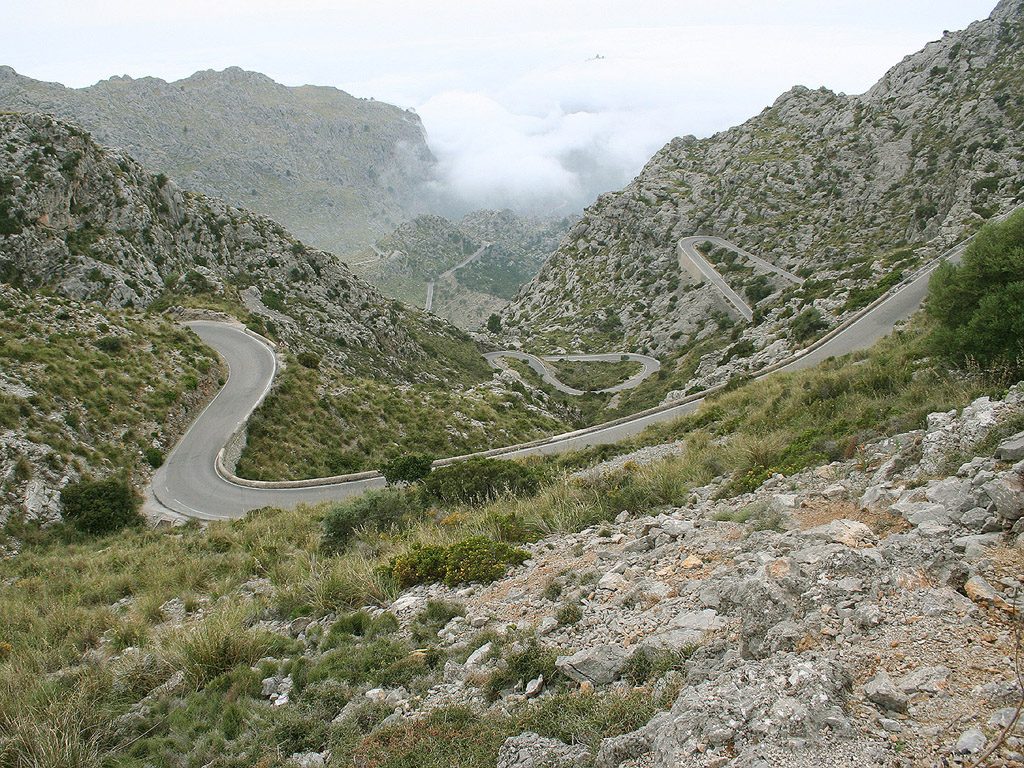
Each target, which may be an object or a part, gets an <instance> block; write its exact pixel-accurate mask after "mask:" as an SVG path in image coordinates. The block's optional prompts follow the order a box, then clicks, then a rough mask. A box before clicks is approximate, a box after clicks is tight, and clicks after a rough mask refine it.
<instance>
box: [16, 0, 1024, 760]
mask: <svg viewBox="0 0 1024 768" xmlns="http://www.w3.org/2000/svg"><path fill="white" fill-rule="evenodd" d="M385 10H386V9H385ZM861 10H863V9H861ZM435 12H436V11H435ZM637 12H638V13H639V11H637ZM289 13H290V14H291V10H290V11H289ZM407 13H409V18H410V19H411V18H414V17H415V16H414V15H413V14H412V12H411V9H407ZM488 13H489V14H490V13H493V10H488ZM631 13H632V11H631ZM936 13H938V11H936ZM415 18H422V17H415ZM510 18H512V17H510ZM358 28H359V27H358V24H356V23H355V22H354V23H353V30H356V29H358ZM342 39H343V38H339V40H342ZM524 39H525V38H524ZM346 41H347V44H351V42H352V38H351V35H350V36H349V38H347V39H346ZM453 41H454V39H453ZM432 44H433V43H432ZM307 53H308V54H309V56H310V57H313V58H315V57H316V56H317V55H318V54H317V52H316V51H315V50H312V49H311V50H310V51H308V52H307ZM394 53H395V54H396V55H398V54H401V50H400V49H399V48H398V47H397V46H396V48H395V50H394ZM524 55H525V54H524ZM588 55H589V54H588ZM614 59H616V57H615V56H609V59H605V57H604V56H603V55H598V56H596V57H594V58H592V59H587V61H586V62H585V67H586V71H587V72H588V73H589V72H591V70H597V68H601V69H600V70H599V71H600V72H605V71H606V70H605V69H604V67H605V66H606V65H607V66H611V65H612V64H613V60H614ZM580 71H581V72H582V71H583V70H580ZM607 71H613V70H607ZM1021 72H1024V2H1022V0H1001V1H1000V2H998V4H997V5H996V7H995V9H994V10H993V11H992V13H991V15H990V16H989V17H988V18H985V19H981V20H979V21H977V22H975V23H973V24H971V25H970V26H968V27H967V28H965V29H963V30H960V31H947V32H945V33H943V35H942V37H941V38H940V39H938V40H935V41H933V42H931V43H928V44H927V45H925V46H924V47H923V48H922V49H921V50H919V51H918V52H916V53H912V54H910V55H908V56H906V57H904V58H903V59H902V61H900V62H899V63H897V64H896V65H895V66H893V67H891V68H890V69H889V70H888V71H887V72H886V73H885V74H884V75H883V76H882V78H881V79H879V80H878V81H877V82H876V84H875V85H874V86H872V87H871V88H870V89H868V90H867V91H866V92H864V93H863V94H860V95H852V96H851V95H847V94H844V93H838V92H833V91H831V90H828V89H825V88H821V89H818V90H810V89H807V88H804V87H801V86H798V87H795V88H793V89H791V90H789V91H787V92H786V93H783V94H782V95H781V96H779V97H778V99H776V100H775V101H774V103H773V104H772V105H771V106H769V107H767V108H765V109H764V110H763V111H761V112H760V113H759V114H756V115H754V116H753V117H751V118H750V119H748V120H747V121H745V122H743V123H742V124H740V125H736V126H735V127H733V128H729V129H727V130H723V131H719V132H717V133H714V134H713V135H710V136H707V137H705V138H696V137H693V136H684V137H677V138H675V139H672V140H671V141H669V142H668V143H666V144H665V145H664V146H663V147H662V149H660V150H659V151H657V152H656V153H655V154H654V155H653V157H650V159H649V160H648V161H647V163H646V165H644V167H643V169H642V170H641V171H640V173H639V175H638V176H636V178H635V179H633V180H632V181H631V182H629V183H628V184H625V186H624V187H623V188H621V189H620V190H618V191H612V192H606V193H603V194H601V195H600V196H598V197H597V199H596V200H594V202H593V203H592V204H591V205H590V206H589V207H587V208H586V210H584V211H583V212H582V215H581V216H579V217H577V216H575V215H565V209H564V207H563V208H561V209H559V210H560V214H559V216H557V217H556V216H543V215H541V216H527V215H521V214H520V213H518V212H516V211H513V210H510V209H505V210H488V209H479V210H473V211H472V212H470V213H468V214H462V213H461V212H460V213H459V214H458V215H459V216H461V218H448V217H447V215H448V214H449V213H450V212H447V213H446V215H445V216H442V215H439V214H438V213H437V211H436V210H434V211H431V209H430V204H431V201H433V204H437V202H438V201H439V200H441V199H445V195H449V194H451V192H452V191H451V190H445V189H443V183H445V182H443V181H442V180H443V179H447V180H450V179H451V178H452V175H451V174H452V173H453V167H454V166H453V165H452V163H453V159H452V155H451V147H450V146H446V145H445V143H444V141H441V142H439V143H436V144H432V145H429V146H434V147H439V148H443V151H440V152H439V154H438V158H439V159H437V160H435V157H434V155H433V153H432V152H431V150H430V148H429V146H428V143H427V138H428V137H427V135H426V133H425V128H424V127H423V123H421V122H420V118H419V117H418V115H417V114H416V113H415V112H414V111H412V110H405V109H401V108H399V107H395V106H392V105H389V104H386V103H384V102H378V101H375V100H374V99H370V98H355V97H352V96H350V95H349V94H348V93H345V92H344V91H340V90H338V89H334V88H321V87H316V86H299V87H288V86H284V85H281V84H279V83H277V82H275V81H274V80H272V79H271V78H269V77H267V76H265V75H262V74H259V73H256V72H250V71H246V70H243V69H240V68H238V67H230V68H228V69H225V70H222V71H216V70H205V71H199V72H196V73H195V74H194V75H192V76H191V77H187V78H184V79H179V80H173V79H172V80H168V81H165V80H162V79H158V78H151V77H147V78H139V79H132V78H129V77H115V78H110V79H109V80H103V81H101V82H99V83H97V84H96V85H94V86H90V87H88V88H76V89H71V88H65V87H64V86H61V85H59V84H57V83H44V82H42V81H37V80H32V79H31V78H27V77H24V76H22V75H19V74H17V73H16V72H15V71H14V70H13V69H11V68H10V67H2V68H0V109H4V110H11V111H3V112H0V766H12V768H67V767H69V766H70V767H73V768H240V767H241V766H261V767H263V768H355V767H360V768H367V767H369V766H378V767H379V768H449V767H450V766H466V767H467V768H539V767H540V766H556V767H560V768H568V767H569V766H572V767H573V768H684V767H685V768H764V767H765V766H769V765H771V766H776V765H777V766H780V768H806V766H818V767H820V768H840V767H841V766H845V767H846V768H848V766H850V765H854V764H855V765H863V766H865V768H869V767H870V768H916V767H917V766H928V767H929V768H931V767H932V766H935V767H936V768H938V767H939V766H943V767H946V768H948V767H950V766H963V767H964V768H1009V767H1010V766H1017V765H1024V732H1022V731H1021V726H1020V723H1021V722H1022V716H1024V684H1022V679H1024V667H1022V664H1024V662H1022V660H1021V658H1020V646H1021V642H1020V639H1021V637H1022V635H1024V623H1022V613H1021V611H1022V605H1021V601H1022V596H1021V595H1022V591H1024V96H1021V93H1022V91H1021V87H1020V86H1021V85H1022V82H1024V80H1022V77H1021ZM374 82H379V83H384V82H385V81H384V80H380V81H374ZM612 85H613V83H611V82H610V81H608V82H605V81H604V80H602V91H603V90H604V89H605V87H606V86H607V88H608V89H609V91H613V90H614V88H612ZM641 85H642V84H641V83H639V82H636V83H632V82H631V83H630V88H632V89H640V90H642V88H641ZM382 87H383V86H382ZM449 98H452V97H451V95H449ZM457 98H461V99H466V100H465V101H464V102H462V103H463V104H464V108H465V109H466V110H467V112H466V115H465V119H466V120H467V121H469V120H471V119H472V115H473V114H475V113H473V111H472V108H471V104H472V102H471V100H470V99H469V95H468V94H463V95H461V96H458V97H457ZM580 103H581V104H583V103H585V100H584V101H582V102H580ZM496 105H497V102H494V103H493V104H490V103H489V104H486V105H484V106H486V108H487V109H488V110H490V111H491V114H492V117H493V114H494V113H495V112H496ZM477 106H478V107H479V106H480V105H477ZM436 107H437V105H433V108H434V109H436ZM581 109H582V107H581ZM431 114H433V115H436V114H437V112H433V111H432V109H431V108H429V107H428V108H427V109H425V110H424V115H425V118H424V119H425V120H427V125H428V126H429V125H430V122H429V119H428V118H429V117H430V115H431ZM601 114H603V113H601ZM597 116H598V113H595V114H591V113H589V112H587V111H586V110H585V109H584V110H582V111H581V112H580V113H579V114H576V113H575V112H574V113H573V115H572V118H573V120H572V121H569V122H575V120H576V119H577V118H578V119H579V120H580V121H590V120H592V119H596V117H597ZM551 119H553V118H552V116H551V115H548V116H547V117H546V118H545V119H544V120H540V119H539V118H538V119H537V120H536V121H525V122H524V125H526V126H527V127H528V130H529V132H531V133H535V134H536V135H537V136H540V137H542V138H543V140H545V141H552V138H551V136H550V135H548V134H545V133H544V130H545V129H544V127H543V126H542V125H541V123H543V122H545V121H548V120H551ZM495 125H497V123H495ZM580 125H582V122H581V123H577V128H578V127H579V126H580ZM496 135H497V133H496ZM435 140H436V137H435ZM447 140H449V141H450V136H449V137H447ZM659 140H661V139H659ZM111 145H113V146H111ZM530 146H531V145H529V144H528V143H526V142H521V143H520V144H519V145H518V147H517V148H515V149H513V150H509V149H508V148H507V147H504V146H502V147H500V148H499V147H498V145H497V144H496V145H495V150H494V152H495V154H494V155H493V156H490V155H477V157H478V158H482V159H480V167H479V168H473V169H471V170H472V173H474V174H475V173H479V172H488V173H490V172H492V171H493V169H494V168H496V167H499V166H492V165H491V164H490V163H491V162H496V160H495V158H497V160H501V166H507V165H508V159H509V158H510V157H511V158H514V159H515V163H516V164H517V165H522V166H524V167H523V168H522V169H519V168H516V169H513V170H514V171H516V172H519V171H522V172H523V174H524V177H527V176H528V175H529V173H536V172H538V169H537V168H533V169H532V170H531V169H528V168H526V167H525V166H526V165H527V164H528V163H530V162H531V161H532V160H535V159H536V158H535V156H531V155H530V153H529V148H530ZM620 149H621V148H620ZM510 152H511V154H509V153H510ZM498 154H501V157H500V158H498V157H497V155H498ZM644 156H645V157H649V156H650V152H649V150H647V151H645V154H644ZM584 157H586V155H585V154H581V155H579V156H578V157H577V156H575V155H573V156H571V157H568V159H566V160H565V163H566V165H565V166H563V167H562V171H565V172H568V171H569V170H570V166H571V167H573V168H575V167H576V165H578V164H579V163H580V162H582V160H581V158H584ZM462 170H463V173H466V172H467V171H466V169H465V168H463V169H462ZM540 170H541V171H544V172H547V173H551V172H552V169H550V168H546V169H545V168H541V169H540ZM555 170H557V169H555ZM513 175H515V174H513ZM555 176H557V177H558V178H562V179H563V180H564V177H562V176H559V175H558V174H557V173H556V174H555ZM467 178H468V177H467ZM572 178H576V177H572ZM451 199H457V198H454V197H453V198H451ZM470 208H471V206H469V205H466V207H465V208H463V209H462V210H469V209H470ZM292 231H294V232H295V233H296V234H294V235H293V234H292Z"/></svg>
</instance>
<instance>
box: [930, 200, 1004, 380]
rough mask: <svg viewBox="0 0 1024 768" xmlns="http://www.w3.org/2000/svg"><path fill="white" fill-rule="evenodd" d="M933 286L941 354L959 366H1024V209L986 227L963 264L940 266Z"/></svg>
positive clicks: (936, 339)
mask: <svg viewBox="0 0 1024 768" xmlns="http://www.w3.org/2000/svg"><path fill="white" fill-rule="evenodd" d="M928 288H929V296H928V304H927V309H928V314H930V315H931V316H932V317H934V318H935V319H936V320H937V321H938V323H939V327H938V328H937V329H936V330H935V331H934V333H933V336H932V343H933V344H934V347H935V350H936V352H937V353H939V354H942V355H944V356H946V357H949V358H952V359H953V361H954V362H957V363H960V364H963V363H965V362H966V361H968V360H972V361H974V362H976V363H978V364H979V365H981V366H983V367H998V366H1003V367H1006V368H1007V369H1008V370H1010V371H1013V372H1019V371H1021V370H1022V369H1024V211H1018V212H1017V213H1015V214H1013V215H1012V216H1010V217H1009V218H1007V219H1006V221H1004V222H1003V223H1001V224H990V225H988V226H986V227H984V228H983V229H982V230H981V231H980V232H978V235H977V237H976V238H975V239H974V241H973V242H972V243H971V244H970V246H969V247H968V248H967V252H966V253H965V254H964V261H963V266H960V267H954V266H953V265H951V264H949V263H943V264H941V265H939V268H938V269H936V270H935V273H934V274H933V275H932V279H931V282H930V283H929V286H928Z"/></svg>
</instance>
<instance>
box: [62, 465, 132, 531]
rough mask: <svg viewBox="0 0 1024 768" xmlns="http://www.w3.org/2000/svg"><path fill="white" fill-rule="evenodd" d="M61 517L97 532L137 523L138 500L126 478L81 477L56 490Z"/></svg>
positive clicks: (118, 528) (80, 527)
mask: <svg viewBox="0 0 1024 768" xmlns="http://www.w3.org/2000/svg"><path fill="white" fill-rule="evenodd" d="M60 500H61V504H63V506H64V518H65V519H66V520H68V521H69V522H71V523H73V524H74V525H75V526H76V527H77V528H79V529H81V530H82V531H85V532H86V533H90V534H96V535H101V534H105V533H110V532H112V531H117V530H120V529H121V528H124V527H125V526H128V525H141V524H142V516H141V515H140V514H139V506H140V504H141V499H139V497H138V495H136V493H135V490H134V489H133V488H132V487H131V485H129V483H128V481H127V480H122V479H119V478H109V479H107V480H83V481H82V482H80V483H70V484H68V485H66V486H65V487H64V490H62V491H61V493H60Z"/></svg>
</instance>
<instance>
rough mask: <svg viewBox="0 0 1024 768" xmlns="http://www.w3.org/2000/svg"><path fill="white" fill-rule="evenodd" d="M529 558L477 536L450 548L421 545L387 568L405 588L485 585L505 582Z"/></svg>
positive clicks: (398, 558)
mask: <svg viewBox="0 0 1024 768" xmlns="http://www.w3.org/2000/svg"><path fill="white" fill-rule="evenodd" d="M528 557H529V555H528V554H527V553H526V552H524V551H523V550H521V549H517V548H515V547H511V546H509V545H508V544H503V543H501V542H497V541H491V540H490V539H485V538H484V537H482V536H475V537H472V538H468V539H463V540H462V541H460V542H457V543H456V544H452V545H451V546H450V547H442V546H440V545H439V544H427V545H420V544H417V545H416V546H414V547H413V548H412V549H410V550H409V551H408V552H406V553H405V554H403V555H398V556H397V557H394V558H392V559H391V562H390V563H389V564H388V566H387V570H388V571H389V572H390V574H391V576H392V578H394V579H395V581H396V582H398V584H399V585H400V586H401V587H402V588H405V587H411V586H413V585H415V584H429V583H431V582H435V581H444V582H445V583H446V584H449V585H455V584H464V583H467V582H482V583H484V584H489V583H490V582H492V581H494V580H495V579H498V578H501V577H502V576H503V575H504V574H505V570H506V569H507V568H508V566H510V565H519V564H520V563H522V562H523V561H524V560H526V559H527V558H528Z"/></svg>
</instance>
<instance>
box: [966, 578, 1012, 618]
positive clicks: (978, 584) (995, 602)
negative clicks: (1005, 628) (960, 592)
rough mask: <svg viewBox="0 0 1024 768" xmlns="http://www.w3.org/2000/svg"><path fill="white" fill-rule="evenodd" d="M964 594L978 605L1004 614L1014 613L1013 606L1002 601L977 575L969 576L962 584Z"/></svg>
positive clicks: (991, 587) (990, 586)
mask: <svg viewBox="0 0 1024 768" xmlns="http://www.w3.org/2000/svg"><path fill="white" fill-rule="evenodd" d="M964 592H966V593H967V596H968V597H969V598H971V600H973V601H974V602H976V603H978V604H981V605H986V604H987V605H991V606H993V607H995V608H998V609H1000V610H1001V611H1005V612H1006V613H1013V612H1014V609H1013V606H1012V605H1010V604H1009V603H1008V602H1006V600H1005V599H1003V596H1002V595H1000V594H999V593H998V592H997V591H996V589H995V587H993V586H992V585H991V584H989V583H988V582H987V581H985V579H984V578H983V577H982V576H980V575H978V574H975V575H974V576H971V578H969V579H968V580H967V583H966V584H964Z"/></svg>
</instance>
